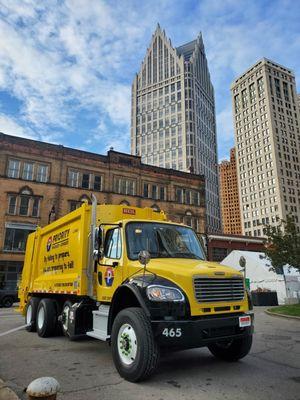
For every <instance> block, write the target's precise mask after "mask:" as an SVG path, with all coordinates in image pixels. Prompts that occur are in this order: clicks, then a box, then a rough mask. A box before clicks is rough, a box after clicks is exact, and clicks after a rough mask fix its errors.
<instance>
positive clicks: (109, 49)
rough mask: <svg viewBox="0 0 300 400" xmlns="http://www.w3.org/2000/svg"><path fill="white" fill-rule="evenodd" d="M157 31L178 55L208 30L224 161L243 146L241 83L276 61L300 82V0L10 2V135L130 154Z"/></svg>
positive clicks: (1, 47)
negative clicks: (237, 135) (237, 131)
mask: <svg viewBox="0 0 300 400" xmlns="http://www.w3.org/2000/svg"><path fill="white" fill-rule="evenodd" d="M157 23H159V24H160V26H161V28H162V29H165V31H166V34H167V36H168V37H169V38H170V39H171V41H172V45H173V46H174V47H177V46H179V45H182V44H184V43H186V42H188V41H191V40H193V39H195V38H196V36H197V35H198V34H199V32H200V31H201V32H202V35H203V40H204V45H205V49H206V55H207V58H208V65H209V69H210V73H211V79H212V83H213V85H214V88H215V100H216V118H217V135H218V153H219V154H218V155H219V159H224V158H228V156H229V149H230V148H231V147H232V146H233V145H234V136H233V124H232V105H231V95H230V84H231V83H232V81H233V80H234V79H235V78H236V77H237V76H238V75H240V74H242V73H243V72H244V71H245V70H246V69H247V68H249V67H250V66H251V65H253V64H254V63H256V62H257V61H258V60H259V59H261V58H262V57H266V58H269V59H271V60H273V61H275V62H277V63H279V64H282V65H284V66H286V67H288V68H291V69H292V70H293V71H294V73H295V75H296V81H297V79H298V81H299V82H300V1H295V0H280V1H279V0H270V1H268V0H260V1H258V0H144V1H140V0H138V1H135V0H132V1H129V0H118V1H114V0H110V1H108V0H107V1H103V0H57V1H54V0H45V1H42V2H38V1H35V0H22V1H19V0H0V132H3V133H6V134H10V135H15V136H21V137H26V138H32V139H36V140H42V141H46V142H50V143H56V144H62V145H64V146H68V147H74V148H79V149H82V150H87V151H92V152H96V153H100V154H106V152H107V150H108V149H109V148H110V147H111V146H112V147H113V148H114V149H115V150H117V151H122V152H130V102H131V83H132V80H133V78H134V75H135V73H136V72H138V71H139V68H140V65H141V62H142V60H143V58H144V56H145V53H146V50H147V47H148V45H149V44H150V41H151V37H152V34H153V32H154V31H155V28H156V25H157ZM299 85H300V83H299V84H298V88H299V89H298V90H299V91H300V87H299Z"/></svg>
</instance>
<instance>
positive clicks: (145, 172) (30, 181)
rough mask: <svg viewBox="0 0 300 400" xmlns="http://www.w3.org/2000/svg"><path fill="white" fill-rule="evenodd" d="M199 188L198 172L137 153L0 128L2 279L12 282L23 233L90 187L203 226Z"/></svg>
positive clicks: (102, 197) (101, 199)
mask: <svg viewBox="0 0 300 400" xmlns="http://www.w3.org/2000/svg"><path fill="white" fill-rule="evenodd" d="M204 187H205V184H204V178H203V176H202V175H195V174H190V173H184V172H180V171H175V170H172V169H164V168H159V167H154V166H149V165H145V164H143V163H141V158H140V157H137V156H132V155H128V154H124V153H118V152H115V151H113V150H111V151H109V152H108V153H107V155H106V156H104V155H99V154H94V153H89V152H85V151H81V150H76V149H72V148H67V147H64V146H60V145H53V144H48V143H43V142H38V141H33V140H29V139H23V138H18V137H14V136H8V135H5V134H3V133H0V189H1V190H0V204H1V209H0V285H1V280H2V281H3V279H4V278H3V277H5V279H7V276H8V275H7V274H11V275H10V279H9V280H11V281H14V280H15V278H16V274H19V272H20V270H21V268H22V262H23V258H24V237H25V236H26V234H27V233H28V232H29V231H31V230H34V229H35V227H36V226H37V225H39V226H44V225H46V224H47V223H48V221H49V219H50V220H53V219H57V218H59V217H61V216H63V215H64V214H66V213H68V212H69V211H71V209H74V208H75V207H77V206H79V205H80V204H81V201H83V200H86V201H89V199H90V197H91V193H92V192H93V193H94V194H95V196H96V197H97V199H98V203H99V204H100V203H102V204H103V203H106V204H120V203H122V202H123V203H125V204H129V205H131V206H138V207H153V208H157V209H162V210H164V211H165V212H166V213H167V215H168V217H169V219H170V220H172V221H176V222H184V223H186V224H188V225H192V226H193V227H194V228H195V230H196V231H197V232H198V233H203V232H205V189H204ZM126 193H127V194H126ZM51 211H52V212H51ZM20 214H21V215H20ZM22 214H23V215H22Z"/></svg>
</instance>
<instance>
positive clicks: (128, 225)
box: [19, 197, 253, 382]
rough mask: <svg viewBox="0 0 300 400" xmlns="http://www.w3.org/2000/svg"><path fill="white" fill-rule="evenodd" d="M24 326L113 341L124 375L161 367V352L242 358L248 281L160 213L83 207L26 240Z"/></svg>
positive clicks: (248, 325) (248, 326) (136, 376)
mask: <svg viewBox="0 0 300 400" xmlns="http://www.w3.org/2000/svg"><path fill="white" fill-rule="evenodd" d="M19 296H20V311H21V312H22V313H23V314H24V315H25V319H26V323H27V324H28V327H27V330H28V331H30V332H33V331H35V330H36V331H37V333H38V335H39V336H41V337H48V336H52V335H55V334H57V333H58V332H59V331H62V333H63V334H64V335H65V336H67V337H68V338H70V339H74V338H76V337H79V336H82V335H88V336H91V337H93V338H96V339H99V340H102V341H108V342H109V343H110V344H111V347H112V356H113V360H114V363H115V366H116V368H117V370H118V372H119V373H120V375H121V376H122V377H124V378H125V379H127V380H129V381H132V382H136V381H140V380H143V379H145V378H147V377H148V376H150V375H151V374H152V373H153V372H154V371H155V369H156V366H157V364H158V360H159V354H160V348H167V349H169V350H170V351H171V350H172V349H187V348H194V347H202V346H207V347H208V348H209V350H210V351H211V352H212V353H213V354H214V355H215V356H216V357H219V358H221V359H225V360H230V361H232V360H238V359H240V358H242V357H244V356H246V355H247V354H248V352H249V351H250V348H251V343H252V330H253V327H252V314H251V312H249V310H250V309H251V302H250V298H249V297H248V295H247V291H246V290H245V285H244V278H243V276H242V275H241V274H240V273H239V272H237V271H236V270H234V269H232V268H228V267H224V266H221V265H219V264H217V263H213V262H208V261H206V260H205V256H204V251H203V249H202V247H201V244H200V243H199V240H198V238H197V236H196V234H195V232H194V231H193V230H192V229H191V228H190V227H188V226H185V225H183V224H176V223H172V222H169V221H167V218H166V215H165V214H164V213H163V212H156V211H154V210H152V209H151V208H137V207H129V206H123V205H117V206H115V205H98V206H97V203H96V201H95V198H94V197H93V205H92V206H89V205H87V204H83V205H82V206H81V207H80V208H79V209H77V210H75V211H73V212H71V213H70V214H68V215H66V216H64V217H62V218H60V219H59V220H57V221H55V222H53V223H51V224H50V225H48V226H46V227H44V228H38V229H37V230H36V232H34V233H32V234H30V235H29V237H28V241H27V247H26V254H25V263H24V268H23V273H22V280H21V284H20V290H19Z"/></svg>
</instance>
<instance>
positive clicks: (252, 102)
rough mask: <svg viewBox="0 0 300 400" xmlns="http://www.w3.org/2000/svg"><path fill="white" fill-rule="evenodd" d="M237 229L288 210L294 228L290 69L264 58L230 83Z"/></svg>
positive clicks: (258, 232) (297, 185) (297, 183)
mask: <svg viewBox="0 0 300 400" xmlns="http://www.w3.org/2000/svg"><path fill="white" fill-rule="evenodd" d="M231 91H232V99H233V115H234V125H235V143H236V149H237V171H238V185H239V196H240V204H241V217H242V229H243V233H244V234H246V235H249V236H263V235H264V227H263V225H264V224H266V225H268V224H270V225H273V226H276V225H278V224H279V222H280V219H285V218H286V216H287V215H288V214H291V215H292V216H293V218H294V221H295V222H296V224H297V226H298V228H299V227H300V211H299V210H300V132H299V122H300V119H299V109H298V107H297V94H296V82H295V76H294V74H293V72H292V71H291V70H290V69H289V68H286V67H283V66H281V65H279V64H277V63H275V62H273V61H270V60H268V59H266V58H263V59H262V60H260V61H258V62H257V63H256V64H255V65H253V66H252V67H250V68H249V69H248V70H247V71H246V72H244V73H243V74H242V75H241V76H240V77H238V78H237V79H236V80H235V81H234V82H233V84H232V87H231Z"/></svg>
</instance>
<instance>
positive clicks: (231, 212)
mask: <svg viewBox="0 0 300 400" xmlns="http://www.w3.org/2000/svg"><path fill="white" fill-rule="evenodd" d="M219 179H220V203H221V215H222V224H223V232H224V233H229V234H232V235H241V234H242V225H241V212H240V202H239V191H238V181H237V170H236V155H235V149H234V148H233V149H231V150H230V161H222V162H221V163H220V164H219Z"/></svg>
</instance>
